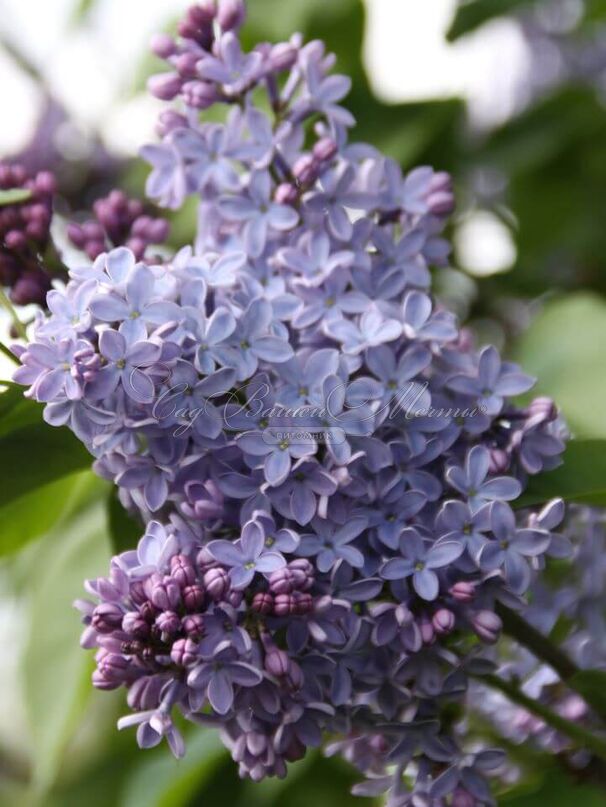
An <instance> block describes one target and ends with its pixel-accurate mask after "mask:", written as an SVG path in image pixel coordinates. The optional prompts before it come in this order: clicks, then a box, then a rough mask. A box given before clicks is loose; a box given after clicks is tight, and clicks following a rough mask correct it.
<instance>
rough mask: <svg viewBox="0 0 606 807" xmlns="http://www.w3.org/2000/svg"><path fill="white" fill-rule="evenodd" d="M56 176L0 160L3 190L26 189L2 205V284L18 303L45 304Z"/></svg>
mask: <svg viewBox="0 0 606 807" xmlns="http://www.w3.org/2000/svg"><path fill="white" fill-rule="evenodd" d="M55 190H56V183H55V178H54V176H53V175H52V174H51V173H50V172H48V171H40V172H38V173H37V174H36V175H35V176H34V175H31V174H29V173H28V172H27V170H26V169H25V168H24V167H23V166H21V165H18V164H14V165H11V164H8V163H4V162H0V192H1V191H8V192H12V191H15V192H19V191H23V198H22V199H20V198H19V197H18V196H16V200H15V201H14V202H9V203H8V204H2V206H0V285H2V286H5V287H8V288H10V289H11V294H10V296H11V299H12V300H13V302H14V303H16V304H17V305H27V304H29V303H36V304H38V305H44V300H45V297H46V293H47V291H48V290H49V289H50V279H49V277H48V275H47V273H46V272H45V271H44V269H43V267H42V255H43V253H44V252H45V250H46V247H47V244H48V241H49V237H50V225H51V219H52V214H53V207H52V205H53V195H54V193H55Z"/></svg>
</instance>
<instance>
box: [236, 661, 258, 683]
mask: <svg viewBox="0 0 606 807" xmlns="http://www.w3.org/2000/svg"><path fill="white" fill-rule="evenodd" d="M229 675H230V678H231V680H232V681H233V682H234V684H239V685H240V686H243V687H254V686H256V685H257V684H260V683H261V681H262V680H263V675H262V674H261V672H259V670H257V668H256V667H253V666H252V665H251V664H246V663H245V662H243V661H235V662H234V663H233V664H230V666H229Z"/></svg>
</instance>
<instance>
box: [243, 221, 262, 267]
mask: <svg viewBox="0 0 606 807" xmlns="http://www.w3.org/2000/svg"><path fill="white" fill-rule="evenodd" d="M266 241H267V219H266V218H265V216H256V217H255V218H252V219H250V221H249V222H248V224H247V225H246V228H245V230H244V243H245V244H246V249H247V251H248V253H249V255H251V256H252V257H253V258H258V257H259V255H261V254H262V252H263V250H264V249H265V242H266Z"/></svg>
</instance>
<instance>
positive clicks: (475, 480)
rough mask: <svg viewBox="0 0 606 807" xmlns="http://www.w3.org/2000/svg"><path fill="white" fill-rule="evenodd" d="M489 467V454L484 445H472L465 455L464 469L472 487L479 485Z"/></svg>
mask: <svg viewBox="0 0 606 807" xmlns="http://www.w3.org/2000/svg"><path fill="white" fill-rule="evenodd" d="M489 467H490V455H489V454H488V451H487V450H486V449H485V448H484V446H474V447H473V448H472V449H471V451H470V452H469V454H468V455H467V461H466V463H465V470H466V471H467V477H468V479H469V485H470V486H471V487H472V488H475V489H476V490H477V488H479V487H480V485H481V484H482V482H483V481H484V480H485V479H486V476H487V475H488V470H489Z"/></svg>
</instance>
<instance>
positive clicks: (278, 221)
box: [268, 204, 299, 231]
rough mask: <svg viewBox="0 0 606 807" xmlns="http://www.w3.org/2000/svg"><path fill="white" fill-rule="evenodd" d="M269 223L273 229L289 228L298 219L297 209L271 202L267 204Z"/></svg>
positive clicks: (293, 225)
mask: <svg viewBox="0 0 606 807" xmlns="http://www.w3.org/2000/svg"><path fill="white" fill-rule="evenodd" d="M268 217H269V223H270V225H271V226H272V227H273V228H274V230H280V231H285V230H291V229H292V228H293V227H295V226H296V224H297V222H298V221H299V214H298V213H297V211H296V210H295V209H294V208H292V207H289V206H288V205H278V204H271V205H270V206H269V213H268Z"/></svg>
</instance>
